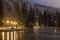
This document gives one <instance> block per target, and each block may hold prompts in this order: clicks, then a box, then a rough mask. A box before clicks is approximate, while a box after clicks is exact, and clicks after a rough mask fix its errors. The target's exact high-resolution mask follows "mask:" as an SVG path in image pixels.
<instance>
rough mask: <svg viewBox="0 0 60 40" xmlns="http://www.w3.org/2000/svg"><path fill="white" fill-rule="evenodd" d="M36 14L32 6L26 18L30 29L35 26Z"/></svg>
mask: <svg viewBox="0 0 60 40" xmlns="http://www.w3.org/2000/svg"><path fill="white" fill-rule="evenodd" d="M34 20H35V14H34V10H33V9H32V8H30V13H29V15H28V17H27V19H26V27H27V28H29V29H32V28H33V25H34V23H35V21H34Z"/></svg>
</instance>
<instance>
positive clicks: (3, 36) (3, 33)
mask: <svg viewBox="0 0 60 40" xmlns="http://www.w3.org/2000/svg"><path fill="white" fill-rule="evenodd" d="M2 40H4V32H2Z"/></svg>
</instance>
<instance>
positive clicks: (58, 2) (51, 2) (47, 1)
mask: <svg viewBox="0 0 60 40" xmlns="http://www.w3.org/2000/svg"><path fill="white" fill-rule="evenodd" d="M28 1H29V2H32V3H38V4H41V5H47V6H52V7H57V8H60V0H28Z"/></svg>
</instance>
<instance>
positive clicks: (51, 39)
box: [0, 28, 60, 40]
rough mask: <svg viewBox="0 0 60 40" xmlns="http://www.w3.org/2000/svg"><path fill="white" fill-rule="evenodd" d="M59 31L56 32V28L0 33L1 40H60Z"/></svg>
mask: <svg viewBox="0 0 60 40" xmlns="http://www.w3.org/2000/svg"><path fill="white" fill-rule="evenodd" d="M58 31H59V30H56V29H55V28H48V29H46V28H40V29H32V30H20V31H12V32H10V31H9V32H0V34H1V35H2V39H1V40H45V39H47V40H55V39H56V40H58V37H59V40H60V36H58V34H57V33H59V32H58ZM59 35H60V34H59ZM0 37H1V36H0Z"/></svg>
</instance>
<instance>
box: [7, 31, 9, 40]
mask: <svg viewBox="0 0 60 40" xmlns="http://www.w3.org/2000/svg"><path fill="white" fill-rule="evenodd" d="M7 40H9V32H7Z"/></svg>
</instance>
